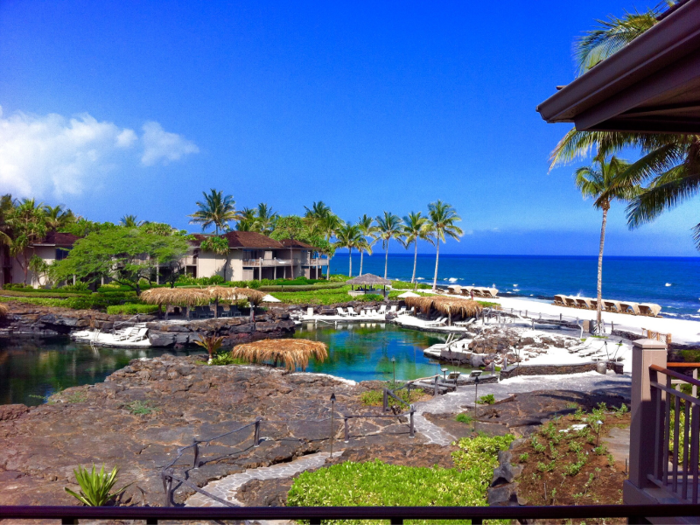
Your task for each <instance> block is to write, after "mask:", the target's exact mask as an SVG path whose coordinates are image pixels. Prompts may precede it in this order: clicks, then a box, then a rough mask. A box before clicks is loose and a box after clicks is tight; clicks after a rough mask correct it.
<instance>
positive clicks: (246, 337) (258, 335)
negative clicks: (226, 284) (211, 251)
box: [146, 310, 294, 348]
mask: <svg viewBox="0 0 700 525" xmlns="http://www.w3.org/2000/svg"><path fill="white" fill-rule="evenodd" d="M146 326H147V327H148V339H149V341H150V342H151V344H152V345H153V346H161V347H171V346H175V345H186V344H194V342H195V341H197V340H199V339H200V338H201V337H210V336H217V337H223V338H224V341H223V346H224V347H227V348H228V347H232V346H234V345H236V344H239V343H247V342H250V341H256V340H258V339H271V338H278V337H288V336H291V335H293V334H294V321H291V320H290V319H289V314H288V313H287V312H284V311H278V310H273V311H272V312H271V313H267V314H264V315H258V316H256V318H255V321H253V320H252V319H251V318H250V317H234V318H225V319H205V320H201V321H190V322H188V323H183V324H172V323H165V322H162V321H154V322H150V323H148V324H147V325H146Z"/></svg>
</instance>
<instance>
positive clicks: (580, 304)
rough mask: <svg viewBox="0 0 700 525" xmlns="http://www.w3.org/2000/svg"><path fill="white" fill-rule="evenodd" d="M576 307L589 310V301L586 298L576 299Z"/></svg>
mask: <svg viewBox="0 0 700 525" xmlns="http://www.w3.org/2000/svg"><path fill="white" fill-rule="evenodd" d="M575 299H576V306H577V307H579V308H585V309H587V310H590V308H591V300H590V299H589V298H588V297H576V298H575Z"/></svg>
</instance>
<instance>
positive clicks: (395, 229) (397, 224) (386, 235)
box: [374, 211, 403, 279]
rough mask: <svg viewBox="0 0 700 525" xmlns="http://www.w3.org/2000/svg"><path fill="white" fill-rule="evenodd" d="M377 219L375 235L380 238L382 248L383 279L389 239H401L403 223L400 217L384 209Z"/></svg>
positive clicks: (387, 261)
mask: <svg viewBox="0 0 700 525" xmlns="http://www.w3.org/2000/svg"><path fill="white" fill-rule="evenodd" d="M374 220H375V221H377V237H378V238H379V239H381V240H382V247H383V248H384V279H386V276H387V272H388V269H389V242H390V241H391V239H399V240H400V239H401V238H402V237H403V223H402V222H401V217H399V216H398V215H394V214H393V213H390V212H388V211H384V215H378V216H377V217H376V218H375V219H374Z"/></svg>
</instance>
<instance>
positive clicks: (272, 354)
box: [231, 339, 328, 371]
mask: <svg viewBox="0 0 700 525" xmlns="http://www.w3.org/2000/svg"><path fill="white" fill-rule="evenodd" d="M231 353H232V355H233V357H235V358H238V359H244V360H246V361H248V362H249V363H263V362H272V363H274V364H277V363H279V362H280V361H281V362H283V363H284V364H285V366H286V367H287V370H290V371H294V370H296V369H297V368H301V369H302V370H306V367H307V366H308V364H309V358H310V357H315V358H316V359H318V360H319V361H321V362H323V361H324V360H325V359H326V358H327V357H328V347H327V346H326V344H325V343H322V342H320V341H310V340H308V339H263V340H262V341H255V342H253V343H246V344H242V345H238V346H236V347H235V348H234V349H233V351H232V352H231Z"/></svg>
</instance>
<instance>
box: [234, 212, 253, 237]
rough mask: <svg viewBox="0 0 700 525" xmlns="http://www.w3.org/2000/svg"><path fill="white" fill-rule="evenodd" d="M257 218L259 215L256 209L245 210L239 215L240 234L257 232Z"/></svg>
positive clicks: (237, 225)
mask: <svg viewBox="0 0 700 525" xmlns="http://www.w3.org/2000/svg"><path fill="white" fill-rule="evenodd" d="M257 218H258V214H257V211H256V210H255V209H254V208H243V209H242V210H241V211H240V212H239V214H238V223H237V224H236V229H237V230H238V231H239V232H252V231H255V225H256V221H257Z"/></svg>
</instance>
